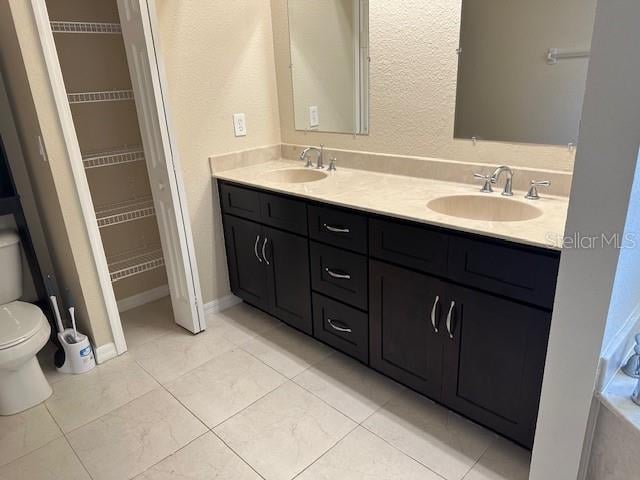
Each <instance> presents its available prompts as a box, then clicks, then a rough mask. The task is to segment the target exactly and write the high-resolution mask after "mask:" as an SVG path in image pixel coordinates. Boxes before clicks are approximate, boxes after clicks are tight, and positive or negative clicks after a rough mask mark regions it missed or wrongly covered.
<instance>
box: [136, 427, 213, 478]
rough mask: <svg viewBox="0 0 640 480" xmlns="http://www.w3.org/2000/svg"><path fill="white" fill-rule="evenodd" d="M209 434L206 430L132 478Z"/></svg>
mask: <svg viewBox="0 0 640 480" xmlns="http://www.w3.org/2000/svg"><path fill="white" fill-rule="evenodd" d="M208 433H210V431H209V430H208V429H207V430H206V431H204V432H202V434H200V435H198V436H197V437H196V438H194V439H193V440H190V441H189V442H187V443H185V444H184V445H183V446H182V447H180V448H179V449H178V450H176V451H175V452H172V453H170V454H169V455H167V456H165V457H162V458H161V459H160V460H158V461H157V462H156V463H154V464H153V465H150V466H149V467H147V468H145V469H144V470H143V471H142V472H140V473H137V474H136V476H135V477H132V478H137V477H138V476H140V475H143V474H145V473H146V472H148V471H149V470H151V469H152V468H153V467H155V466H156V465H158V464H159V463H162V462H164V461H165V460H166V459H167V458H169V457H171V456H173V455H175V454H176V453H178V452H179V451H180V450H183V449H185V448H187V447H188V446H189V445H191V444H192V443H193V442H195V441H196V440H199V439H201V438H202V437H204V436H205V435H206V434H208Z"/></svg>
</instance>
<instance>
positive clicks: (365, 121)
mask: <svg viewBox="0 0 640 480" xmlns="http://www.w3.org/2000/svg"><path fill="white" fill-rule="evenodd" d="M288 10H289V34H290V38H289V40H290V47H291V76H292V81H293V103H294V105H293V108H294V113H295V127H296V130H313V131H321V132H333V133H350V134H360V135H363V134H367V133H368V131H369V0H289V1H288Z"/></svg>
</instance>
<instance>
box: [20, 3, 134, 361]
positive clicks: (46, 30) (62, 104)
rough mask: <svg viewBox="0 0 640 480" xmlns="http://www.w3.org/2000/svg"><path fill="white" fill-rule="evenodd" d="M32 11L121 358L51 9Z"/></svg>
mask: <svg viewBox="0 0 640 480" xmlns="http://www.w3.org/2000/svg"><path fill="white" fill-rule="evenodd" d="M31 7H32V9H33V16H34V20H35V23H36V28H37V30H38V35H39V37H40V44H41V47H42V53H43V55H44V59H45V63H46V66H47V73H48V74H49V82H50V85H51V92H52V95H53V98H54V101H55V104H56V108H57V110H58V117H59V119H60V128H61V129H62V133H63V135H64V141H65V146H66V150H67V156H68V160H69V164H70V166H71V171H72V172H73V178H74V184H75V187H76V194H77V195H78V201H79V203H80V208H81V209H82V216H83V218H84V225H85V229H86V232H87V236H88V238H89V243H90V245H91V252H92V254H93V259H94V262H95V266H96V270H97V273H98V279H99V282H100V288H101V290H102V296H103V298H104V302H105V306H106V310H107V316H108V318H109V325H110V327H111V335H112V336H113V342H114V343H113V345H114V348H115V351H116V352H117V354H121V353H124V352H126V351H127V344H126V342H125V339H124V332H123V331H122V322H121V321H120V313H119V312H118V305H117V303H116V297H115V294H114V292H113V287H112V285H111V277H110V275H109V266H108V264H107V257H106V255H105V253H104V247H103V245H102V238H101V237H100V231H99V229H98V222H97V221H96V214H95V208H94V206H93V200H92V199H91V192H90V190H89V183H88V181H87V177H86V175H85V172H84V167H83V163H82V153H81V152H80V145H79V143H78V137H77V135H76V129H75V126H74V124H73V117H72V115H71V108H70V107H69V102H68V99H67V91H66V88H65V86H64V79H63V77H62V70H61V68H60V62H59V59H58V53H57V50H56V45H55V41H54V39H53V33H52V32H51V27H50V23H49V13H48V11H47V5H46V3H45V0H31ZM106 346H107V345H105V347H106Z"/></svg>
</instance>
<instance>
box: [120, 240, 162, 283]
mask: <svg viewBox="0 0 640 480" xmlns="http://www.w3.org/2000/svg"><path fill="white" fill-rule="evenodd" d="M107 263H108V264H109V274H110V276H111V283H116V282H119V281H121V280H124V279H125V278H129V277H132V276H134V275H138V274H140V273H144V272H148V271H150V270H155V269H156V268H160V267H163V266H164V257H163V256H162V248H161V247H160V246H159V245H157V246H150V247H146V248H141V249H137V250H131V251H129V252H124V253H121V254H118V255H113V256H111V257H109V258H108V259H107Z"/></svg>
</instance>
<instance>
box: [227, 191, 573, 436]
mask: <svg viewBox="0 0 640 480" xmlns="http://www.w3.org/2000/svg"><path fill="white" fill-rule="evenodd" d="M219 187H220V197H221V205H222V211H223V223H224V234H225V243H226V248H227V260H228V267H229V277H230V281H231V288H232V291H233V292H234V293H235V294H236V295H238V296H239V297H241V298H243V299H244V300H245V301H246V302H247V303H250V304H252V305H254V306H256V307H258V308H261V309H263V310H265V311H267V312H269V313H271V314H272V315H274V316H276V317H278V318H279V319H281V320H282V321H284V322H286V323H288V324H289V325H292V326H294V327H295V328H297V329H299V330H301V331H303V332H306V333H308V334H309V335H313V336H314V337H315V338H317V339H318V340H321V341H323V342H325V343H327V344H329V345H331V346H332V347H334V348H336V349H337V350H340V351H342V352H344V353H346V354H347V355H351V356H352V357H354V358H357V359H358V360H360V361H361V362H364V363H366V364H368V365H370V366H371V367H372V368H374V369H376V370H378V371H379V372H381V373H384V374H385V375H387V376H389V377H391V378H393V379H395V380H397V381H398V382H400V383H403V384H404V385H407V386H408V387H410V388H412V389H414V390H416V391H417V392H420V393H422V394H424V395H427V396H429V397H430V398H432V399H433V400H436V401H438V402H441V403H442V404H444V405H445V406H447V407H449V408H451V409H452V410H455V411H457V412H459V413H461V414H463V415H466V416H467V417H469V418H471V419H473V420H475V421H477V422H479V423H481V424H483V425H485V426H487V427H489V428H492V429H494V430H495V431H497V432H499V433H501V434H503V435H505V436H506V437H509V438H511V439H512V440H515V441H516V442H518V443H520V444H521V445H524V446H526V447H529V448H530V447H532V445H533V437H534V433H535V424H536V418H537V414H538V404H539V399H540V390H541V385H542V376H543V372H544V363H545V357H546V350H547V342H548V336H549V328H550V324H551V310H552V307H553V296H554V292H555V285H556V277H557V272H558V264H559V258H560V254H559V252H554V251H549V250H545V249H541V248H534V247H526V246H523V245H519V244H514V243H509V242H505V241H500V240H494V239H490V238H484V237H480V236H477V235H470V234H464V233H461V232H457V231H453V230H447V229H443V228H437V227H431V226H428V225H421V224H417V223H412V222H406V221H399V220H395V219H388V218H384V217H381V216H377V215H365V214H362V213H359V212H355V211H351V210H347V209H344V208H336V207H332V206H329V205H324V204H318V203H315V202H306V201H302V200H300V199H294V198H291V197H289V196H286V195H276V194H272V193H267V192H263V191H261V190H259V189H253V188H248V187H242V186H239V185H234V184H229V183H227V182H219Z"/></svg>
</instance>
